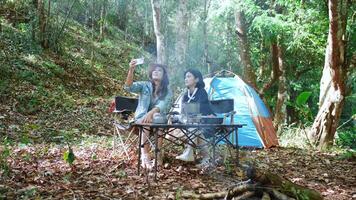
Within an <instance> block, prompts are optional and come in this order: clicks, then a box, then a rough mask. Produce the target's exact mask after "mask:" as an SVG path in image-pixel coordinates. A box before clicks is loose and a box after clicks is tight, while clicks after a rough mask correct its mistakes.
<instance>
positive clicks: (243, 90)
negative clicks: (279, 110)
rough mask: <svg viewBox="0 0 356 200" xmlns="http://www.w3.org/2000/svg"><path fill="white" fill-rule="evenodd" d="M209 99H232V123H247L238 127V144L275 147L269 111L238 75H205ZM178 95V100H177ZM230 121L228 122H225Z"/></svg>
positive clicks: (274, 134) (273, 130) (274, 133)
mask: <svg viewBox="0 0 356 200" xmlns="http://www.w3.org/2000/svg"><path fill="white" fill-rule="evenodd" d="M204 82H205V90H206V91H207V93H208V96H209V100H221V99H233V100H234V111H235V112H236V114H235V116H234V123H239V124H246V126H244V127H242V128H239V130H238V143H239V146H245V147H256V148H270V147H273V146H278V139H277V135H276V131H275V129H274V127H273V124H272V117H271V114H270V112H269V110H268V108H267V107H266V105H265V104H264V102H263V101H262V100H261V98H260V97H259V95H258V94H257V92H256V91H255V90H254V89H253V88H252V87H251V86H249V85H248V84H247V83H245V82H244V81H243V80H242V79H241V78H240V77H239V76H237V75H236V74H234V76H233V77H218V76H214V77H211V78H205V79H204ZM180 98H181V96H180V97H179V98H178V99H177V101H176V103H179V101H180ZM227 123H229V122H227Z"/></svg>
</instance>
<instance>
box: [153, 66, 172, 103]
mask: <svg viewBox="0 0 356 200" xmlns="http://www.w3.org/2000/svg"><path fill="white" fill-rule="evenodd" d="M156 67H159V68H161V69H162V70H163V76H162V80H161V86H160V88H158V98H159V99H161V100H162V99H163V98H164V97H165V96H166V95H167V93H168V85H169V80H168V73H167V68H168V67H167V65H162V64H157V63H151V64H150V65H149V68H148V77H149V79H150V81H151V82H152V85H153V93H155V90H156V87H155V83H154V82H153V80H152V72H153V71H154V70H155V69H156Z"/></svg>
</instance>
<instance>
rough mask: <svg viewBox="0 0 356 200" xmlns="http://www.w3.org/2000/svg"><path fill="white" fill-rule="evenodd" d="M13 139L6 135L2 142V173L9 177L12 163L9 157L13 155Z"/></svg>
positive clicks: (0, 173)
mask: <svg viewBox="0 0 356 200" xmlns="http://www.w3.org/2000/svg"><path fill="white" fill-rule="evenodd" d="M10 145H11V141H10V140H9V139H8V138H7V137H5V138H4V139H3V141H2V142H1V144H0V175H1V176H4V177H7V176H8V175H9V174H10V171H11V169H10V165H9V163H8V161H7V158H8V157H10V155H11V150H10Z"/></svg>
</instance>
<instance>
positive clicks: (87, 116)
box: [0, 0, 356, 189]
mask: <svg viewBox="0 0 356 200" xmlns="http://www.w3.org/2000/svg"><path fill="white" fill-rule="evenodd" d="M355 18H356V4H355V1H354V0H340V1H336V0H319V1H313V0H297V1H295V0H268V1H262V0H243V1H242V0H195V1H188V0H177V1H168V0H150V1H149V0H61V1H58V0H0V142H1V146H0V154H1V155H0V168H1V172H2V174H3V175H4V174H6V173H8V174H10V172H11V166H12V165H14V164H9V162H7V160H8V159H10V157H11V156H13V154H16V153H15V152H16V151H15V150H14V149H12V148H11V146H16V145H19V146H20V147H22V146H21V145H25V146H26V145H31V144H44V143H54V144H68V145H69V146H70V144H75V143H80V142H82V143H83V141H82V139H85V138H91V139H90V140H94V139H93V137H95V136H100V137H101V136H109V139H108V140H110V141H111V139H110V136H112V134H113V128H112V115H111V114H110V113H108V106H109V103H110V102H111V100H112V99H113V97H114V96H115V95H130V94H127V93H125V91H123V87H122V86H123V83H124V81H125V78H126V74H127V69H128V67H129V66H128V63H129V62H130V60H131V59H133V58H139V57H144V58H145V61H146V63H145V64H144V65H142V66H140V67H138V71H137V73H136V79H137V80H140V79H142V80H144V79H146V68H147V63H149V62H159V63H164V64H167V65H168V67H169V73H170V78H171V80H170V83H171V88H172V89H173V90H174V92H175V94H178V93H179V92H180V91H181V90H182V85H183V72H184V70H185V69H188V68H198V69H199V70H201V71H202V72H203V74H206V75H209V74H212V73H214V72H217V71H219V70H223V69H225V70H229V71H232V72H234V73H236V74H238V75H239V76H241V77H242V78H243V79H244V80H245V81H246V82H248V83H249V84H250V85H251V86H253V87H254V88H256V91H257V92H258V93H259V94H260V96H261V97H262V98H263V100H264V101H265V102H266V104H267V105H268V106H269V108H270V110H271V113H272V115H273V117H274V125H275V128H276V129H277V130H278V136H279V139H280V144H281V146H285V147H286V146H288V147H289V146H293V147H299V148H303V149H313V150H315V149H329V150H330V147H332V148H331V151H335V152H340V151H341V152H343V155H344V156H345V157H346V158H347V159H349V158H351V159H354V158H355V149H356V126H355V125H356V121H355V120H356V115H355V113H356V106H355V105H356V96H355V94H356V71H355V63H356V51H355V50H356V26H355V25H356V21H355V20H356V19H355ZM100 140H101V139H100ZM105 140H106V139H105ZM82 143H80V144H82ZM15 144H16V145H15ZM13 157H14V156H13ZM22 158H24V157H22ZM25 160H26V157H25ZM0 181H1V180H0ZM0 183H1V182H0ZM0 189H1V187H0Z"/></svg>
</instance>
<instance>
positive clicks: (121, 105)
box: [112, 96, 138, 160]
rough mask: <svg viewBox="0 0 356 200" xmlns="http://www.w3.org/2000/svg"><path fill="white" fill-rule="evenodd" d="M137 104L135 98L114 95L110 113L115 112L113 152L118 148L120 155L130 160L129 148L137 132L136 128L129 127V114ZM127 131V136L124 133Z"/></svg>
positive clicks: (134, 140) (134, 141) (135, 139)
mask: <svg viewBox="0 0 356 200" xmlns="http://www.w3.org/2000/svg"><path fill="white" fill-rule="evenodd" d="M137 104H138V100H137V99H136V98H129V97H123V96H117V97H115V110H113V111H112V113H114V114H115V119H114V121H113V124H114V141H113V148H114V153H116V151H117V150H120V155H119V156H122V155H123V154H125V156H126V157H127V159H128V160H130V159H131V158H130V154H129V149H130V147H131V146H132V145H135V144H136V141H137V138H138V134H136V132H137V130H135V129H133V128H131V127H130V119H129V118H130V115H131V114H132V113H133V112H135V110H136V107H137ZM127 132H129V134H128V135H127V136H124V134H125V133H127Z"/></svg>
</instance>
